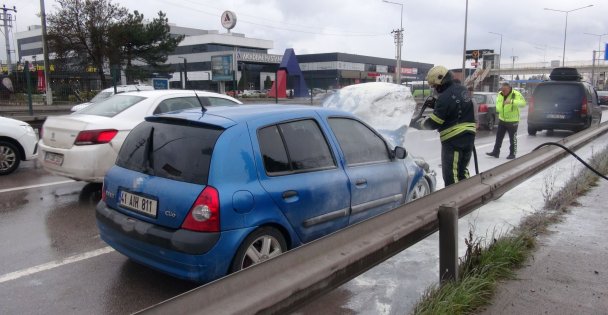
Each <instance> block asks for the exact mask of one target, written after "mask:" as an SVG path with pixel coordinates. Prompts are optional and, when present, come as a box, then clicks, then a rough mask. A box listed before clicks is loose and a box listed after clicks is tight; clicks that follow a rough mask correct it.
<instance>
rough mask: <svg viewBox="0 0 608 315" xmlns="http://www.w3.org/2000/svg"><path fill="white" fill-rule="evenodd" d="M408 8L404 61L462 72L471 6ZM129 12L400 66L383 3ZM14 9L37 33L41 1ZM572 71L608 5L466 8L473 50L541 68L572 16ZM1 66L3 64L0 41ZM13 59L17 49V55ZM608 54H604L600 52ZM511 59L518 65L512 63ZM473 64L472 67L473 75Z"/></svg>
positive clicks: (443, 1) (558, 55)
mask: <svg viewBox="0 0 608 315" xmlns="http://www.w3.org/2000/svg"><path fill="white" fill-rule="evenodd" d="M393 2H399V3H402V4H403V16H402V17H403V28H404V45H403V50H402V59H403V60H409V61H418V62H426V63H431V64H442V65H445V66H447V67H450V68H460V67H461V66H462V50H463V42H464V27H465V8H466V0H403V1H401V0H394V1H393ZM113 3H118V4H120V5H122V6H124V7H126V8H127V9H129V10H130V11H134V10H138V11H139V12H140V13H143V14H144V15H145V16H146V17H148V18H153V17H155V16H156V15H157V13H158V11H163V12H165V13H166V14H167V17H168V19H169V23H175V24H176V25H179V26H184V27H193V28H200V29H214V30H219V31H220V32H225V30H224V29H223V28H222V26H221V24H220V15H221V13H222V12H223V11H225V10H231V11H233V12H235V13H236V16H237V24H236V27H235V28H234V29H233V32H237V33H243V34H245V35H246V36H247V37H253V38H260V39H269V40H273V41H274V49H272V50H270V51H269V53H273V54H283V52H284V50H285V49H286V48H294V50H295V52H296V54H309V53H327V52H343V53H350V54H358V55H366V56H374V57H383V58H395V44H394V39H393V37H392V35H391V31H392V30H393V29H398V28H399V24H400V10H401V5H398V4H390V3H385V2H382V0H306V1H302V0H284V1H280V0H162V1H161V0H146V1H141V0H114V1H113ZM4 4H5V5H6V6H7V7H10V8H12V7H13V6H16V8H17V13H16V14H15V17H16V21H15V22H14V24H13V26H14V27H13V28H14V30H13V32H16V31H24V30H27V26H28V25H34V24H38V25H39V24H40V18H39V16H38V13H39V12H40V1H39V0H7V1H5V2H4ZM587 5H593V6H592V7H589V8H584V9H580V10H576V11H573V12H570V13H569V14H567V16H568V29H567V46H566V62H568V61H582V60H589V61H590V60H591V59H592V52H593V50H597V49H598V43H599V39H600V37H599V36H593V35H587V34H585V33H591V34H597V35H600V34H606V36H603V37H602V38H601V39H602V46H604V43H605V42H606V41H608V34H607V33H608V19H607V18H606V16H607V15H608V1H605V0H577V1H567V0H534V1H531V0H510V1H489V0H470V1H468V23H467V28H468V31H467V44H466V47H467V49H494V50H495V51H496V52H498V51H499V49H500V48H501V47H500V43H501V36H500V35H495V34H491V33H490V32H494V33H499V34H502V63H503V64H504V63H513V62H515V63H540V62H543V61H546V62H549V61H551V60H561V59H562V51H563V43H564V26H565V21H566V13H562V12H555V11H547V10H544V8H551V9H555V10H562V11H568V10H573V9H577V8H580V7H584V6H587ZM45 6H46V12H47V14H52V13H53V12H55V11H56V10H57V4H56V2H55V1H54V0H46V2H45ZM0 42H2V43H0V49H2V52H0V58H2V59H3V60H4V59H5V58H6V53H5V50H6V48H4V47H5V46H4V44H3V41H0ZM13 49H14V48H13ZM603 49H604V48H603V47H602V50H603ZM513 56H516V57H515V61H513V59H514V58H513ZM469 62H470V61H468V62H467V67H469V66H470V65H469Z"/></svg>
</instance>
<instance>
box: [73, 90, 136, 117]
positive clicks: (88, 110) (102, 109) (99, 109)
mask: <svg viewBox="0 0 608 315" xmlns="http://www.w3.org/2000/svg"><path fill="white" fill-rule="evenodd" d="M144 99H146V98H145V97H143V96H135V95H114V96H112V97H110V98H108V99H106V100H103V101H101V102H98V103H94V104H91V105H90V106H88V107H85V108H84V109H81V110H80V111H79V112H78V113H79V114H84V115H97V116H105V117H114V116H116V115H118V114H119V113H120V112H122V111H124V110H125V109H127V108H129V107H131V106H133V105H135V104H137V103H139V102H141V101H143V100H144Z"/></svg>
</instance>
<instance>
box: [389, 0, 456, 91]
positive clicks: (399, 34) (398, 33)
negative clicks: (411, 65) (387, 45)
mask: <svg viewBox="0 0 608 315" xmlns="http://www.w3.org/2000/svg"><path fill="white" fill-rule="evenodd" d="M467 1H468V0H467ZM382 2H386V3H390V4H396V5H399V6H401V16H400V18H401V22H400V24H399V29H398V30H395V31H392V33H395V46H396V48H397V65H396V66H395V67H396V69H395V79H397V84H401V46H402V45H403V3H399V2H392V1H388V0H382Z"/></svg>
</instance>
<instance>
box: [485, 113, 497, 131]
mask: <svg viewBox="0 0 608 315" xmlns="http://www.w3.org/2000/svg"><path fill="white" fill-rule="evenodd" d="M495 124H496V117H495V116H494V115H490V117H488V124H487V125H486V128H487V129H488V130H489V131H492V130H494V125H495Z"/></svg>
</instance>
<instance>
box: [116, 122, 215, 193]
mask: <svg viewBox="0 0 608 315" xmlns="http://www.w3.org/2000/svg"><path fill="white" fill-rule="evenodd" d="M222 131H223V129H219V128H214V127H211V126H208V127H207V126H200V125H191V124H189V123H188V122H184V121H175V122H171V123H165V122H162V123H160V122H143V123H141V124H139V125H138V126H137V127H135V129H133V130H132V131H131V133H129V136H128V137H127V139H126V140H125V142H124V144H123V145H122V148H121V149H120V152H119V154H118V159H117V160H116V165H118V166H121V167H124V168H127V169H130V170H133V171H136V172H141V173H145V174H148V175H153V176H159V177H163V178H169V179H174V180H178V181H182V182H188V183H194V184H201V185H206V184H207V179H208V177H209V164H210V162H211V155H212V153H213V148H214V146H215V142H216V141H217V139H218V137H219V136H220V134H221V133H222Z"/></svg>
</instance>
